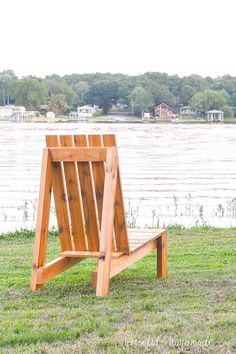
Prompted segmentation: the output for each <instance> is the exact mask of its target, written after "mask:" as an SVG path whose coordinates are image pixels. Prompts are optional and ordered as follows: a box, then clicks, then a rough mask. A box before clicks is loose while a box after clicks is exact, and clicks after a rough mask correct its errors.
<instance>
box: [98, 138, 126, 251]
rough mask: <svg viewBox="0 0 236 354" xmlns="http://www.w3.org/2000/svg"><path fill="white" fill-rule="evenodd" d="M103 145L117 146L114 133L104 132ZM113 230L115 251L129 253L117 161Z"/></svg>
mask: <svg viewBox="0 0 236 354" xmlns="http://www.w3.org/2000/svg"><path fill="white" fill-rule="evenodd" d="M103 145H104V146H107V147H109V146H110V147H112V146H115V147H117V145H116V138H115V135H114V134H104V135H103ZM114 230H115V238H116V248H117V252H124V253H126V254H129V253H130V250H129V240H128V230H127V225H126V217H125V209H124V200H123V193H122V188H121V179H120V171H119V162H118V170H117V184H116V200H115V217H114Z"/></svg>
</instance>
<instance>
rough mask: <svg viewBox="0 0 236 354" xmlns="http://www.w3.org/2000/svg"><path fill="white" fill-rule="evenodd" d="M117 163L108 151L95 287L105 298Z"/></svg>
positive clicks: (112, 154)
mask: <svg viewBox="0 0 236 354" xmlns="http://www.w3.org/2000/svg"><path fill="white" fill-rule="evenodd" d="M117 162H118V161H117V152H116V149H115V148H113V149H112V148H111V149H108V151H107V160H106V169H105V184H104V200H103V209H102V225H101V239H100V256H99V258H98V274H97V285H96V295H97V296H107V295H108V293H109V279H110V267H111V251H112V235H113V225H114V215H115V197H116V186H117Z"/></svg>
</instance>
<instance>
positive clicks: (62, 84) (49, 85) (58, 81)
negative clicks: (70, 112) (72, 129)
mask: <svg viewBox="0 0 236 354" xmlns="http://www.w3.org/2000/svg"><path fill="white" fill-rule="evenodd" d="M45 86H46V89H47V95H48V97H49V100H50V99H52V98H53V96H56V95H63V96H64V99H65V100H66V103H67V107H71V108H72V106H73V104H74V103H75V98H76V94H75V92H74V90H73V88H72V87H70V86H69V85H68V84H67V82H66V81H65V80H64V79H63V78H61V77H60V76H59V75H51V76H46V78H45ZM60 97H61V96H60ZM55 101H58V97H57V98H56V99H55Z"/></svg>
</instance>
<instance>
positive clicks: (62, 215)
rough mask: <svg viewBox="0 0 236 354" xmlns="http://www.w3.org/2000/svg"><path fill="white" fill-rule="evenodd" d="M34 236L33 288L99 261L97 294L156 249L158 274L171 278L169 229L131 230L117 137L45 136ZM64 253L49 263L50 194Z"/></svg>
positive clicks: (94, 279)
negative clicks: (78, 265)
mask: <svg viewBox="0 0 236 354" xmlns="http://www.w3.org/2000/svg"><path fill="white" fill-rule="evenodd" d="M46 143H47V148H45V149H44V151H43V162H42V172H41V185H40V193H39V204H38V214H37V226H36V235H35V246H34V258H33V270H32V279H31V289H32V290H33V291H36V290H39V289H40V288H41V287H42V286H43V284H44V283H46V282H47V281H48V280H49V279H51V278H53V277H55V276H56V275H58V274H60V273H61V272H63V271H65V270H66V269H68V268H70V267H71V266H73V265H75V264H76V263H78V262H81V261H83V260H84V259H86V258H96V259H97V269H96V271H94V272H93V273H92V284H93V286H94V287H96V295H97V296H106V295H108V293H109V280H110V279H111V278H112V277H114V276H115V275H116V274H118V273H120V272H121V271H122V270H124V269H125V268H127V267H128V266H130V265H131V264H133V263H134V262H136V261H138V260H139V259H141V258H143V257H144V256H146V255H147V254H149V253H150V252H152V251H153V250H155V249H156V250H157V276H158V277H160V278H166V277H167V232H166V230H150V229H149V230H134V229H133V230H132V229H131V230H130V231H129V237H128V230H127V226H126V219H125V211H124V203H123V196H122V189H121V181H120V171H119V163H118V155H117V149H116V141H115V136H114V135H73V136H72V135H64V136H46ZM52 191H53V195H54V202H55V210H56V217H57V222H58V231H59V238H60V244H61V253H60V256H59V257H58V258H56V259H55V260H53V261H52V262H50V263H47V264H46V248H47V239H48V227H49V213H50V201H51V192H52Z"/></svg>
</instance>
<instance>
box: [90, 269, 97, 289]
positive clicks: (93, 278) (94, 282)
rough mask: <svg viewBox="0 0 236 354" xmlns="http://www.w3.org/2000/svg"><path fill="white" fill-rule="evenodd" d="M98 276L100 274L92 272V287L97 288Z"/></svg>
mask: <svg viewBox="0 0 236 354" xmlns="http://www.w3.org/2000/svg"><path fill="white" fill-rule="evenodd" d="M97 276H98V272H97V271H96V270H94V271H92V273H91V285H92V287H93V288H96V286H97Z"/></svg>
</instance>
